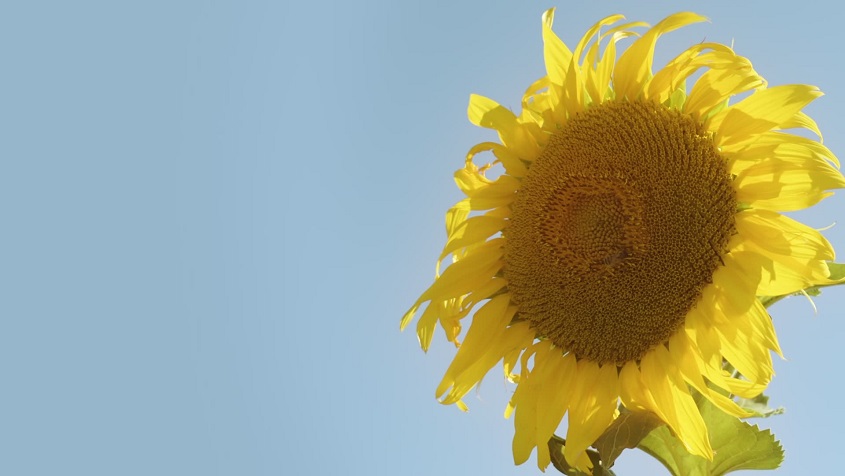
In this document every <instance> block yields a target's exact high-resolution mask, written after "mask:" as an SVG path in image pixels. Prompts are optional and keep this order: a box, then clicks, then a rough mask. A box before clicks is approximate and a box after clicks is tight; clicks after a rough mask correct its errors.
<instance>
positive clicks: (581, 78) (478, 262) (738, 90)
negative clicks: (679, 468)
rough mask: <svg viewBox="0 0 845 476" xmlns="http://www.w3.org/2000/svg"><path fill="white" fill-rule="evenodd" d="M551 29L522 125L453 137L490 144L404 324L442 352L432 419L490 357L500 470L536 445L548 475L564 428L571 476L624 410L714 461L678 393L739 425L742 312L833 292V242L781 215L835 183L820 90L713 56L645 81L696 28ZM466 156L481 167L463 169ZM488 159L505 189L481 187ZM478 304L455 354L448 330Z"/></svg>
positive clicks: (767, 375)
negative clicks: (450, 355)
mask: <svg viewBox="0 0 845 476" xmlns="http://www.w3.org/2000/svg"><path fill="white" fill-rule="evenodd" d="M553 13H554V10H549V11H548V12H546V14H545V15H544V16H543V41H544V50H543V53H544V58H545V63H546V76H544V77H543V78H541V79H539V80H538V81H536V82H535V83H534V84H532V85H531V86H530V87H529V88H528V90H527V91H526V93H525V95H524V97H523V100H522V111H521V112H520V114H519V115H515V114H514V113H512V112H511V111H510V110H508V109H506V108H504V107H502V106H501V105H499V104H497V103H496V102H494V101H492V100H490V99H487V98H484V97H481V96H476V95H473V96H472V97H471V98H470V105H469V111H468V114H469V119H470V121H471V122H472V123H474V124H476V125H479V126H482V127H488V128H492V129H495V130H496V131H497V132H498V136H499V141H498V142H485V143H481V144H478V145H476V146H474V147H473V148H472V149H470V152H469V154H468V156H467V160H466V164H465V166H464V167H463V168H461V169H460V170H458V171H457V172H456V174H455V179H456V182H457V184H458V187H459V188H460V189H461V190H462V191H463V192H464V193H465V194H466V198H465V199H463V200H462V201H460V202H458V203H457V204H456V205H455V206H454V207H453V208H452V209H450V210H449V212H448V213H447V216H446V231H447V235H448V240H447V243H446V246H445V247H444V250H443V253H442V254H441V256H440V258H439V260H438V265H437V277H436V279H435V281H434V283H433V284H432V285H431V287H430V288H429V289H428V290H426V291H425V292H424V293H423V294H422V296H421V297H420V298H419V300H418V301H417V302H416V303H415V304H414V305H413V306H412V307H411V309H410V310H409V311H408V313H407V314H406V315H405V317H404V318H403V319H402V327H403V328H404V327H405V326H406V325H407V324H408V323H409V322H410V321H411V320H412V319H413V317H414V316H415V315H416V314H417V311H418V309H419V308H420V307H421V306H422V305H423V304H425V303H428V304H427V306H426V307H425V310H424V311H423V312H422V315H421V317H420V319H419V321H418V324H417V332H418V335H419V338H420V343H421V345H422V347H423V348H424V349H427V348H428V346H429V345H430V342H431V339H432V335H433V333H434V329H435V327H436V326H437V323H438V322H439V323H440V325H441V327H442V328H443V329H444V330H445V332H446V336H447V338H448V339H449V340H450V341H452V342H455V343H456V344H459V349H458V352H457V355H456V356H455V359H454V361H453V362H452V364H451V365H450V366H449V368H448V370H447V371H446V374H445V376H444V377H443V380H442V382H441V383H440V385H439V386H438V387H437V392H436V393H437V396H438V397H439V398H440V399H441V402H442V403H445V404H453V403H454V404H457V405H458V406H460V407H461V408H464V409H465V408H466V405H465V404H464V403H463V402H462V398H463V397H464V396H465V395H466V394H467V392H469V391H470V390H471V389H472V387H474V386H475V385H476V384H477V383H478V382H479V381H480V380H481V378H482V377H483V376H484V375H485V374H486V373H487V372H488V371H489V370H490V368H491V367H493V366H494V365H495V364H496V363H498V362H499V361H502V362H503V363H504V370H505V375H506V376H507V378H509V379H510V380H511V381H513V382H515V383H516V384H517V386H516V390H515V392H514V394H513V397H512V399H511V401H510V404H509V405H508V409H507V410H506V415H507V416H510V415H511V414H512V413H513V414H514V423H515V435H514V442H513V453H514V459H515V461H516V463H517V464H520V463H522V462H524V461H526V460H527V459H528V458H529V456H530V454H531V452H532V451H533V450H534V449H535V448H536V449H537V462H538V465H539V467H540V468H541V469H543V468H545V467H546V466H548V464H549V462H550V453H549V448H548V446H547V444H546V443H547V441H549V439H550V438H551V437H552V435H553V434H554V432H555V430H556V429H557V427H558V425H559V424H560V423H561V421H562V419H563V418H564V417H565V416H568V427H567V434H566V446H565V448H564V450H563V457H564V458H565V460H566V461H567V462H568V463H569V464H570V465H572V466H575V467H577V468H579V469H581V470H583V471H587V472H589V470H590V468H591V467H592V462H591V461H590V459H589V458H588V457H587V454H586V453H585V450H586V449H587V448H588V446H590V445H591V444H593V443H594V442H595V441H596V439H597V438H598V437H599V436H600V435H601V434H602V433H603V432H604V431H605V430H606V429H607V428H608V426H609V425H611V424H612V423H613V421H614V420H615V419H616V418H617V417H618V415H619V411H620V409H623V408H624V409H626V410H629V411H643V412H650V413H652V414H653V415H655V416H656V417H658V418H659V419H660V420H662V421H663V422H664V423H665V424H666V425H667V426H668V427H669V428H670V429H671V430H672V432H673V433H674V434H675V435H676V436H677V437H678V438H679V439H680V441H682V442H683V444H684V446H685V447H686V448H687V450H688V451H690V452H691V453H693V454H697V455H700V456H702V457H704V458H708V459H712V457H713V451H712V448H711V446H710V441H709V439H708V432H707V428H706V426H705V424H704V422H703V419H702V417H701V414H700V412H699V410H698V408H697V406H696V404H695V402H694V400H693V394H695V393H698V394H700V395H701V396H702V397H703V398H706V399H707V400H709V401H710V402H711V403H712V404H713V405H715V406H716V407H717V408H719V409H720V410H721V411H723V412H725V413H728V414H730V415H734V416H736V417H743V416H748V413H747V412H746V411H745V410H743V409H742V408H740V407H739V406H738V405H737V404H736V402H735V401H734V400H733V399H732V398H730V396H732V395H736V396H741V397H753V396H756V395H758V394H759V393H760V392H761V391H762V390H764V389H765V387H766V386H767V384H768V383H769V381H770V379H771V377H772V375H773V372H772V361H771V352H775V353H778V354H780V348H779V346H778V342H777V337H776V335H775V331H774V328H773V327H772V322H771V318H770V317H769V315H768V313H767V311H766V309H765V307H764V306H763V305H762V304H761V302H760V301H759V300H758V298H757V296H776V295H784V294H789V293H794V292H798V291H801V290H803V289H806V288H808V287H811V286H815V285H823V284H831V283H833V281H832V280H831V279H830V278H829V274H830V273H829V270H828V265H827V261H828V260H832V259H833V249H832V248H831V246H830V244H829V243H828V242H827V241H826V240H825V239H824V237H822V235H821V234H820V233H819V232H818V231H816V230H814V229H812V228H809V227H807V226H805V225H802V224H801V223H799V222H796V221H794V220H792V219H790V218H787V217H785V216H784V215H782V214H781V212H784V211H793V210H799V209H803V208H806V207H809V206H811V205H813V204H815V203H817V202H818V201H820V200H821V199H823V198H825V197H826V196H828V195H830V194H831V192H829V190H830V189H834V188H841V187H843V186H845V179H843V177H842V175H841V174H840V173H839V171H838V170H837V168H838V166H839V164H838V161H837V159H836V157H835V156H834V155H833V153H831V151H830V150H828V149H827V148H826V147H825V146H824V145H822V144H821V142H820V138H821V136H820V133H819V129H818V127H817V126H816V124H815V122H813V120H812V119H811V118H810V117H808V116H807V115H806V114H804V113H803V112H802V109H803V108H804V107H805V106H806V105H807V104H808V103H810V102H811V101H812V100H814V99H815V98H817V97H819V96H820V95H821V93H820V92H819V91H818V89H817V88H815V87H813V86H807V85H786V86H776V87H768V86H767V83H766V82H765V81H764V80H763V78H762V77H760V76H759V75H758V74H757V72H755V71H754V69H753V68H752V66H751V63H750V61H748V60H747V59H746V58H743V57H742V56H739V55H737V54H736V53H735V52H734V51H733V50H732V49H731V48H730V47H728V46H725V45H722V44H718V43H700V44H697V45H694V46H692V47H690V48H688V49H686V50H685V51H683V52H681V53H680V54H679V55H678V56H676V57H675V58H674V59H672V60H671V61H669V63H668V64H666V65H665V66H664V67H663V68H662V69H660V70H659V71H657V72H656V73H655V72H653V65H652V63H653V56H654V48H655V44H656V42H657V40H658V38H659V37H660V36H661V35H663V34H664V33H667V32H669V31H672V30H675V29H677V28H680V27H682V26H685V25H688V24H691V23H696V22H700V21H702V20H704V18H703V17H701V16H699V15H696V14H693V13H678V14H675V15H671V16H669V17H668V18H666V19H664V20H663V21H661V22H659V23H657V24H656V25H655V26H653V27H651V28H648V29H647V30H646V31H645V32H644V33H642V35H637V33H636V32H635V29H637V28H639V27H642V26H645V25H644V24H641V23H624V24H619V22H621V21H622V20H623V17H622V16H620V15H614V16H610V17H608V18H605V19H603V20H601V21H599V22H598V23H596V24H595V25H594V26H593V27H592V28H590V30H588V31H587V33H586V34H585V35H584V36H583V38H582V39H581V40H580V41H579V42H578V44H577V46H576V47H575V49H574V50H570V49H569V48H568V47H567V46H566V45H565V44H564V43H563V42H562V41H561V40H560V39H559V38H558V37H557V36H556V35H555V33H554V32H553V31H552V19H553ZM632 36H633V37H637V36H638V37H637V38H636V39H635V40H634V41H633V42H632V43H631V44H630V46H628V47H627V49H624V51H622V52H621V53H619V45H620V41H621V40H624V39H626V38H629V37H632ZM617 56H618V59H617ZM693 75H696V78H697V79H696V80H695V81H694V82H693V84H692V86H691V88H690V89H689V90H687V88H686V83H687V80H688V79H690V78H691V77H692V76H693ZM748 93H750V94H748ZM737 95H743V97H744V98H743V99H742V100H735V96H737ZM793 129H805V130H808V131H810V132H812V133H814V134H816V135H817V136H818V137H819V140H818V141H817V140H814V139H809V138H807V137H805V136H806V134H805V135H797V134H795V133H793V132H794V131H790V130H793ZM481 152H492V154H493V155H494V156H495V160H494V161H493V162H491V163H489V164H484V165H481V166H478V165H476V163H475V162H474V159H475V156H476V155H477V154H479V153H481ZM493 164H500V165H502V166H503V167H504V170H505V173H504V174H502V175H500V176H499V177H497V178H495V179H490V178H487V177H486V176H485V171H486V170H487V169H488V168H489V167H490V166H491V165H493ZM450 255H451V257H452V263H451V264H450V265H449V266H448V267H446V268H445V270H444V271H443V272H442V274H441V273H440V263H441V262H442V261H443V260H444V259H445V258H447V257H449V256H450ZM476 308H477V310H475V312H474V315H473V317H472V324H471V325H470V326H469V329H468V331H467V332H466V335H465V336H464V337H463V342H462V343H461V342H459V341H458V338H459V336H460V335H461V331H462V324H461V322H462V320H463V319H464V318H465V317H467V316H469V315H470V314H471V313H473V310H474V309H476ZM725 362H727V363H728V364H729V365H730V366H732V367H733V368H734V369H736V371H737V373H734V374H731V373H728V372H726V371H725V370H724V367H723V364H725Z"/></svg>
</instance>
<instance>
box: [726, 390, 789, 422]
mask: <svg viewBox="0 0 845 476" xmlns="http://www.w3.org/2000/svg"><path fill="white" fill-rule="evenodd" d="M736 403H737V405H739V406H740V407H742V408H743V409H744V410H747V411H749V412H751V413H753V414H754V415H752V417H757V418H768V417H770V416H773V415H780V414H782V413H783V412H785V411H786V409H785V408H783V407H777V408H772V407H770V406H769V397H768V395H763V394H762V393H761V394H760V395H757V396H756V397H754V398H737V401H736Z"/></svg>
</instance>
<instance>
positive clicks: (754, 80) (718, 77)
mask: <svg viewBox="0 0 845 476" xmlns="http://www.w3.org/2000/svg"><path fill="white" fill-rule="evenodd" d="M765 84H766V83H765V81H764V80H763V78H761V77H760V76H758V75H757V74H756V73H755V72H754V70H752V69H750V68H749V69H746V70H742V69H739V70H735V69H711V70H708V71H706V72H705V73H704V74H702V75H701V77H700V78H698V81H696V82H695V84H694V85H693V87H692V90H691V91H690V95H689V99H688V100H687V103H686V105H685V106H684V111H685V112H687V113H688V114H691V115H693V116H694V117H699V118H704V117H707V116H708V114H709V113H710V111H712V110H713V108H715V107H717V106H719V105H721V104H723V103H724V102H725V101H726V100H727V99H728V98H730V97H731V96H734V95H736V94H740V93H743V92H745V91H750V90H752V89H758V88H760V87H762V86H764V85H765ZM709 124H710V125H711V126H712V120H711V121H710V122H709Z"/></svg>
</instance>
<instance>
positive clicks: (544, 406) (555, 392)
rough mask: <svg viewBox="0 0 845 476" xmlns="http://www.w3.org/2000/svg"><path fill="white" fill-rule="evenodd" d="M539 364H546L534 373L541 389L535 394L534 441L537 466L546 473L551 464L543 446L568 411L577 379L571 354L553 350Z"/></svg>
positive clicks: (547, 448) (537, 363) (547, 451)
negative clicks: (535, 423) (535, 419)
mask: <svg viewBox="0 0 845 476" xmlns="http://www.w3.org/2000/svg"><path fill="white" fill-rule="evenodd" d="M541 360H545V362H543V366H542V368H541V369H540V372H538V373H537V380H538V382H539V383H540V387H539V388H538V389H537V390H536V391H537V392H538V398H537V412H536V418H537V425H536V436H535V438H534V441H535V442H536V443H537V466H539V467H540V469H545V468H546V467H547V466H548V465H549V463H550V462H551V461H550V459H549V458H550V455H549V446H548V445H547V444H546V443H545V442H547V441H549V439H551V437H552V435H553V434H554V432H555V430H556V429H557V427H558V425H559V424H560V422H561V420H562V419H563V415H564V414H565V413H566V410H567V409H568V408H569V402H570V399H571V398H572V387H573V384H574V381H575V379H577V378H578V377H577V375H576V372H575V369H576V362H575V356H574V355H572V354H567V355H565V356H564V355H562V354H561V350H560V349H555V348H554V347H552V348H551V350H550V351H549V353H548V354H546V356H545V357H544V358H541ZM534 361H535V365H539V361H538V360H537V357H535V359H534ZM535 371H536V367H535ZM567 444H568V442H567Z"/></svg>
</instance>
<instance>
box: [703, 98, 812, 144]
mask: <svg viewBox="0 0 845 476" xmlns="http://www.w3.org/2000/svg"><path fill="white" fill-rule="evenodd" d="M820 96H822V92H821V91H819V89H818V88H817V87H815V86H809V85H806V84H788V85H783V86H774V87H771V88H767V89H760V90H758V91H756V92H755V93H754V94H752V95H751V96H749V97H747V98H745V99H744V100H742V101H740V102H738V103H737V104H734V105H733V106H730V107H728V108H726V109H725V110H723V111H721V112H719V113H717V114H715V115H714V116H713V117H712V118H711V119H710V121H709V123H708V127H709V128H710V130H714V131H717V134H716V143H717V145H719V146H724V145H726V144H731V143H737V142H742V141H745V140H749V139H752V138H753V136H754V135H755V134H760V133H763V132H767V131H770V130H772V129H774V128H777V127H779V126H780V125H781V124H783V123H784V122H786V121H788V120H789V119H790V118H792V117H793V116H795V114H796V113H798V112H800V111H801V109H803V108H804V106H806V105H807V104H809V103H810V102H812V101H813V100H814V99H816V98H818V97H820Z"/></svg>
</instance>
